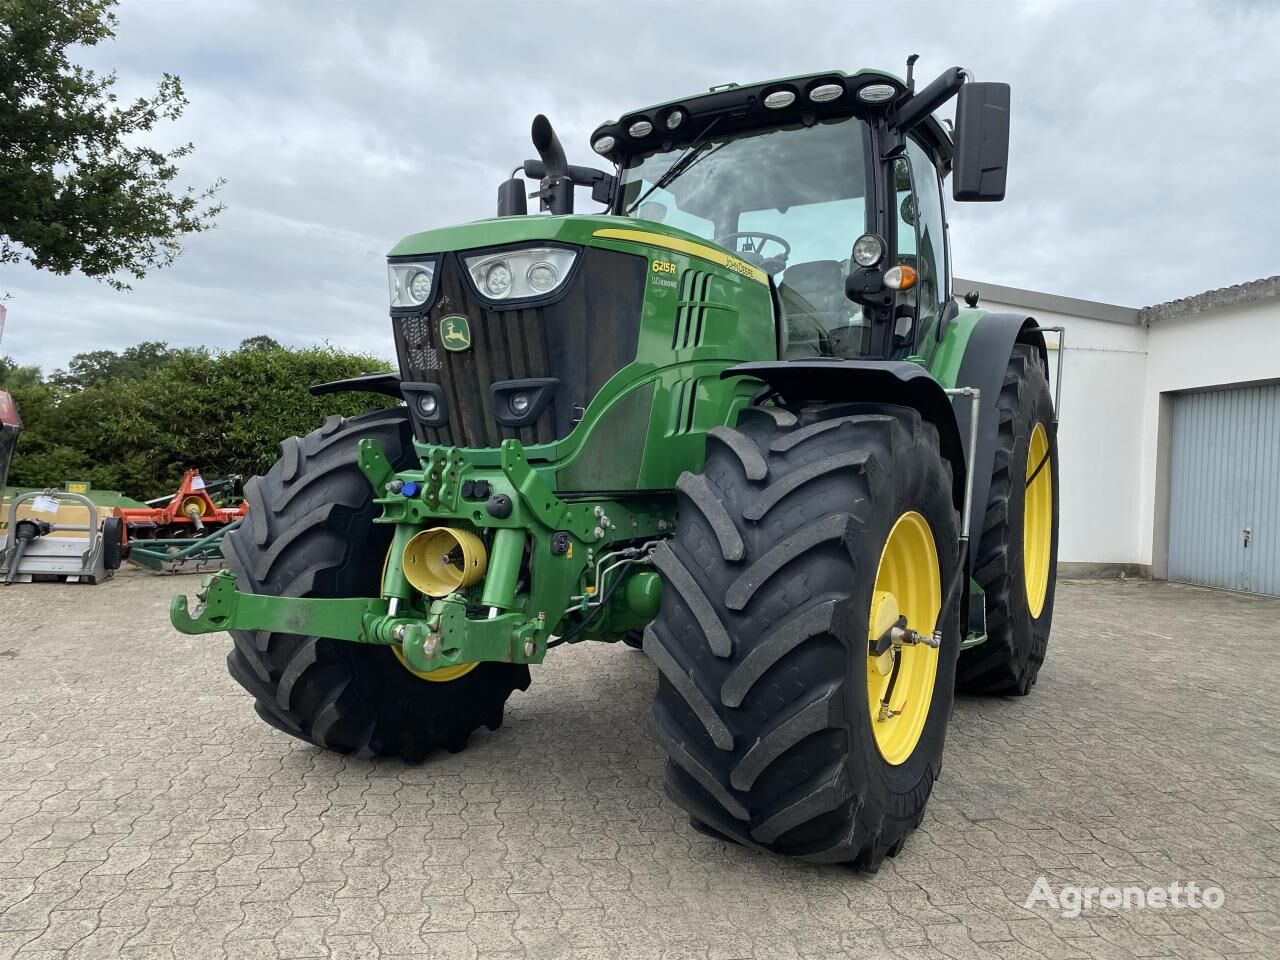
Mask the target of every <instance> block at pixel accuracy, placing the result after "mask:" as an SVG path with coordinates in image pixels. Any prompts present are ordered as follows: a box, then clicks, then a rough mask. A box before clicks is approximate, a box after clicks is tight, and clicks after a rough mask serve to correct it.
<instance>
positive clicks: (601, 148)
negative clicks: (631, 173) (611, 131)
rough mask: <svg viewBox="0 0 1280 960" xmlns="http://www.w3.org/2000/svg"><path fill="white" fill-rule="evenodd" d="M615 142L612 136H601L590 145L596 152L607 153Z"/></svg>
mask: <svg viewBox="0 0 1280 960" xmlns="http://www.w3.org/2000/svg"><path fill="white" fill-rule="evenodd" d="M617 142H618V141H616V140H615V139H613V137H601V138H600V139H599V140H597V141H596V142H595V143H593V144H592V145H591V149H592V150H594V151H595V152H596V153H608V152H609V151H610V150H612V149H613V147H614V144H616V143H617Z"/></svg>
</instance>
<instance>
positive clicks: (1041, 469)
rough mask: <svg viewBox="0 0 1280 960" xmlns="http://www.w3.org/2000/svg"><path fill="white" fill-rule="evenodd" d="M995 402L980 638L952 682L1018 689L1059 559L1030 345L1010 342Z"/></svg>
mask: <svg viewBox="0 0 1280 960" xmlns="http://www.w3.org/2000/svg"><path fill="white" fill-rule="evenodd" d="M996 408H997V410H998V411H999V417H1000V421H999V427H998V433H997V435H996V455H995V467H994V473H993V474H992V477H991V493H990V495H989V497H988V499H987V509H986V513H985V515H984V518H983V522H982V534H981V539H980V540H979V541H978V553H977V561H976V563H975V564H974V570H975V572H974V579H975V580H977V581H978V585H979V586H980V587H982V589H983V591H985V593H986V614H987V640H986V642H985V643H983V644H980V645H979V646H976V647H974V648H972V649H971V650H965V651H964V652H962V653H961V654H960V663H959V666H958V667H957V668H956V686H957V688H958V689H960V690H962V691H964V692H965V693H983V694H1015V695H1023V696H1025V695H1026V694H1028V693H1030V692H1031V687H1032V685H1034V684H1035V682H1036V675H1037V674H1038V673H1039V672H1040V666H1041V664H1043V663H1044V656H1045V651H1046V650H1047V648H1048V645H1049V627H1050V625H1051V624H1052V622H1053V595H1054V588H1055V586H1056V584H1057V574H1056V567H1057V562H1058V439H1057V433H1056V431H1055V429H1054V422H1053V421H1054V414H1053V395H1052V394H1051V393H1050V391H1049V378H1048V376H1047V375H1046V373H1045V369H1044V366H1043V365H1042V364H1041V361H1040V355H1039V353H1038V352H1037V351H1036V349H1035V348H1034V347H1032V346H1029V345H1026V344H1017V345H1015V346H1014V348H1013V356H1012V357H1010V358H1009V367H1008V369H1007V370H1006V371H1005V377H1004V386H1003V387H1002V389H1001V391H1000V396H999V397H998V398H997V400H996Z"/></svg>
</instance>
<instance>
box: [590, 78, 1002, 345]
mask: <svg viewBox="0 0 1280 960" xmlns="http://www.w3.org/2000/svg"><path fill="white" fill-rule="evenodd" d="M965 80H966V75H965V73H964V71H962V70H959V69H958V68H954V69H952V70H950V71H948V72H947V73H944V74H943V75H942V76H941V77H939V78H938V79H937V80H936V81H934V83H933V84H931V85H930V86H929V87H928V88H927V89H926V90H924V91H922V92H921V93H920V94H919V95H916V94H915V91H914V83H913V81H912V79H911V75H910V72H909V73H908V79H907V82H906V83H905V84H903V83H902V82H901V81H899V80H898V79H897V78H895V77H893V76H892V75H889V74H885V73H881V72H878V71H861V72H859V73H857V74H854V75H852V76H848V75H845V74H843V73H825V74H817V75H811V76H807V77H792V78H788V79H784V80H775V81H768V82H766V83H762V84H755V85H751V86H745V87H743V86H737V85H734V84H729V85H726V86H723V87H715V88H713V89H712V90H711V91H710V92H709V93H707V94H705V95H703V96H700V97H695V98H688V99H685V100H682V101H678V102H671V103H666V104H661V105H659V106H656V107H653V108H650V109H648V110H642V111H638V112H636V113H632V114H629V115H626V116H624V117H623V118H622V119H621V120H619V121H617V122H614V123H609V124H605V125H603V126H601V127H600V128H598V129H597V130H596V131H595V133H594V134H593V136H592V145H593V148H594V149H595V150H596V152H597V153H599V154H601V155H602V156H605V157H608V158H609V159H611V160H613V161H614V163H615V164H616V165H617V186H616V189H615V190H614V191H613V195H612V198H611V200H612V202H611V207H610V209H611V212H612V213H614V214H616V215H621V216H630V217H635V218H638V219H641V220H648V221H653V222H657V223H662V224H665V225H668V226H673V227H677V228H679V229H681V230H684V231H686V232H688V233H691V234H694V235H696V236H698V237H700V238H702V239H704V240H708V241H711V242H713V243H715V244H717V245H719V246H722V247H724V248H725V249H727V250H729V251H731V252H733V253H735V254H736V255H737V256H738V257H740V258H741V259H743V260H744V261H746V262H748V263H751V264H753V265H755V266H757V267H760V268H761V269H763V270H764V271H765V272H766V273H767V274H768V275H769V277H770V278H771V282H772V284H773V285H774V286H775V288H776V294H775V296H776V305H777V314H778V320H779V323H778V334H779V348H780V353H781V355H782V356H783V357H784V358H786V359H797V358H803V357H815V356H822V357H841V358H847V359H853V358H866V357H872V358H877V357H878V358H890V357H905V356H909V355H915V354H918V353H927V352H928V350H929V349H931V348H932V347H933V346H934V345H936V342H937V333H938V329H939V327H940V326H941V324H942V323H944V322H945V320H946V319H947V317H946V316H945V314H946V312H947V310H948V304H949V302H950V293H951V290H950V284H951V278H950V264H949V259H948V244H947V235H946V217H945V213H944V210H943V204H942V188H941V181H942V179H943V178H945V177H946V176H947V175H948V174H949V173H950V172H951V170H952V167H953V165H956V166H961V167H962V168H963V169H962V170H961V175H960V176H959V177H957V183H956V189H957V199H971V200H998V199H1000V198H1002V197H1003V194H1004V162H1005V154H1006V152H1007V136H1008V127H1007V102H1008V100H1007V93H1008V88H1007V87H1005V86H1004V85H1000V84H974V83H967V84H966V83H965ZM957 92H959V94H960V96H961V101H960V104H959V112H958V116H960V117H962V119H963V123H964V129H962V130H961V131H960V135H959V136H960V139H959V141H958V146H957V145H953V141H952V138H951V136H950V135H948V133H947V132H946V131H945V130H944V129H943V127H942V125H941V124H940V123H939V122H938V121H937V120H936V119H934V117H933V116H932V113H933V110H935V109H936V108H937V107H938V106H940V105H941V104H942V103H943V102H945V101H946V100H947V99H949V98H950V97H951V96H952V95H955V94H956V93H957ZM975 185H976V186H975ZM895 268H896V269H895Z"/></svg>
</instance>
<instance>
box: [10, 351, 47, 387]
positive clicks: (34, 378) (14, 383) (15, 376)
mask: <svg viewBox="0 0 1280 960" xmlns="http://www.w3.org/2000/svg"><path fill="white" fill-rule="evenodd" d="M43 379H44V378H43V377H41V376H40V368H39V367H24V366H20V365H19V363H18V361H17V360H15V359H13V357H0V387H7V388H9V389H13V388H15V387H30V386H34V385H35V384H38V383H40V382H41V381H42V380H43Z"/></svg>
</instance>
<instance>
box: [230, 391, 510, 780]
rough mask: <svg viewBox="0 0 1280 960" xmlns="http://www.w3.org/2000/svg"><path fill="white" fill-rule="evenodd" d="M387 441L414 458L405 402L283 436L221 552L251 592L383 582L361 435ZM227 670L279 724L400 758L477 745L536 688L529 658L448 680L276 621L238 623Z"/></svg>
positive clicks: (355, 589) (399, 457) (363, 592)
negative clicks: (471, 741) (288, 630)
mask: <svg viewBox="0 0 1280 960" xmlns="http://www.w3.org/2000/svg"><path fill="white" fill-rule="evenodd" d="M365 438H371V439H375V440H377V441H379V442H380V443H381V445H382V449H383V451H384V452H385V453H386V455H387V458H388V460H390V461H391V464H392V466H393V467H395V468H396V469H405V468H407V467H409V466H411V465H412V464H413V463H414V462H415V459H416V458H415V454H414V449H413V444H412V442H411V434H410V427H409V419H408V413H407V411H406V410H405V409H404V408H403V407H399V408H394V409H389V410H378V411H374V412H372V413H367V414H364V415H362V416H359V417H354V418H351V419H344V418H342V417H336V416H335V417H330V418H329V419H328V420H327V421H325V424H324V426H322V427H321V428H320V429H319V430H316V431H315V432H313V433H310V434H308V435H307V436H305V437H291V438H289V439H288V440H285V441H284V442H283V443H282V444H281V445H280V453H281V457H280V460H279V462H277V463H276V465H275V466H273V467H272V468H271V469H270V470H269V471H267V474H266V476H262V477H254V478H253V479H252V480H250V481H249V482H248V483H247V484H246V485H245V498H246V499H247V500H248V501H249V505H250V506H249V512H248V515H247V518H246V519H245V522H244V523H243V524H241V525H240V526H239V527H238V528H236V529H235V530H233V531H231V533H229V534H227V536H226V538H225V540H224V541H223V554H224V555H225V556H226V558H227V565H228V567H229V568H230V569H231V570H232V571H234V573H235V575H236V586H237V588H238V589H239V590H242V591H244V592H247V593H256V594H266V595H270V596H281V597H367V596H376V595H377V594H378V591H379V588H380V577H381V571H382V565H383V561H384V559H385V558H386V555H387V550H388V549H389V547H390V543H391V534H392V529H391V526H390V525H389V524H374V523H373V519H374V517H376V516H378V514H379V513H380V508H378V507H377V505H375V504H374V503H373V489H372V488H371V487H370V486H369V482H368V480H367V479H365V476H364V474H363V473H362V472H361V471H360V468H359V467H358V466H357V464H356V444H357V442H358V441H359V440H362V439H365ZM231 635H232V638H233V639H234V641H235V647H234V648H233V649H232V651H231V653H230V654H229V655H228V656H227V668H228V670H230V672H231V676H232V677H233V678H235V680H236V682H237V683H239V684H240V685H241V686H242V687H244V688H245V689H246V690H248V691H249V692H250V693H251V694H253V696H254V699H255V701H256V709H257V711H258V714H259V716H261V717H262V719H264V720H266V721H267V722H268V723H269V724H271V725H272V726H273V727H276V728H277V729H279V730H282V731H284V732H285V733H288V734H289V735H291V736H294V737H297V738H299V739H300V740H305V741H307V742H308V743H313V744H315V745H316V746H319V747H325V748H326V749H329V750H334V751H337V752H339V753H357V754H360V755H363V756H385V755H393V756H399V757H402V758H403V759H405V760H407V761H409V762H412V763H416V762H419V761H421V760H422V759H423V758H424V757H425V756H426V754H427V753H428V752H430V751H431V750H433V749H435V748H439V747H443V748H445V749H448V750H451V751H457V750H461V749H462V748H463V747H464V746H466V743H467V738H468V737H469V736H470V735H471V732H472V731H473V730H475V729H476V728H477V727H479V726H480V725H482V724H483V725H484V726H486V727H488V728H489V729H490V730H495V729H497V728H498V726H500V725H501V723H502V714H503V708H504V706H505V704H506V701H507V698H508V697H509V696H510V695H511V692H512V691H513V690H516V689H519V690H525V689H527V688H528V686H529V668H528V667H526V666H523V665H512V664H503V663H480V664H477V665H476V666H475V668H474V669H471V670H469V671H467V672H465V673H463V674H462V675H454V679H450V680H447V681H440V682H437V681H432V680H424V679H422V678H421V677H419V676H417V675H415V674H414V673H412V672H410V671H409V669H408V668H406V667H405V666H404V665H403V664H402V663H401V662H400V660H399V659H398V658H397V657H396V652H395V651H394V650H393V649H392V648H391V647H385V646H376V645H371V644H363V643H353V642H350V641H346V640H332V639H328V638H325V637H304V636H296V635H294V634H284V633H269V632H267V631H242V630H238V631H232V634H231Z"/></svg>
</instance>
